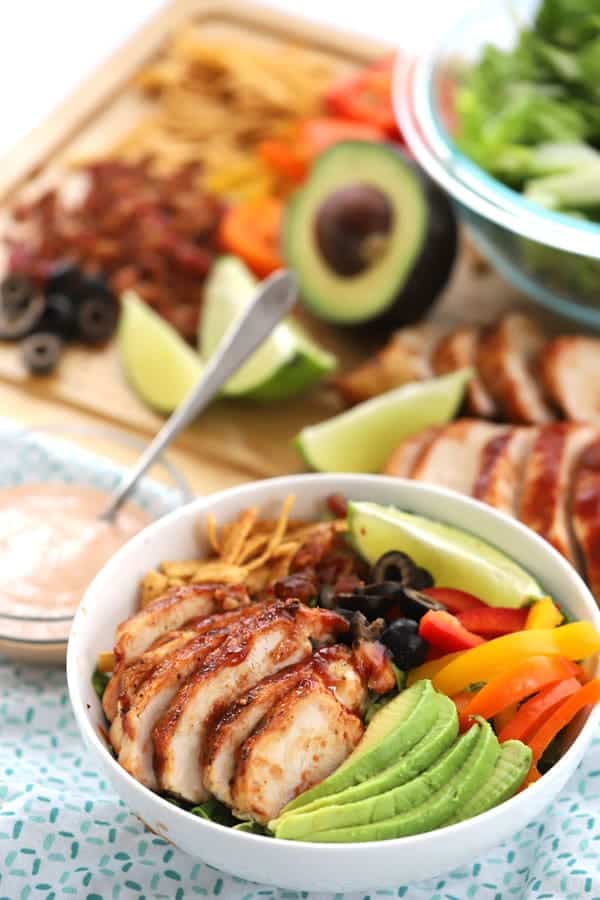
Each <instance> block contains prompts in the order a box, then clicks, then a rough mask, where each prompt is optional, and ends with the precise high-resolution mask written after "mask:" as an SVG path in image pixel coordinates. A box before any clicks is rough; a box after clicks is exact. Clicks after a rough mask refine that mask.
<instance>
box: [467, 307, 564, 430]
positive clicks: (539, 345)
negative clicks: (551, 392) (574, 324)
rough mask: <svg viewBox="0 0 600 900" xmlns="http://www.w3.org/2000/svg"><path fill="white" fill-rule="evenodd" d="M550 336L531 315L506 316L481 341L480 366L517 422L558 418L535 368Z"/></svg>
mask: <svg viewBox="0 0 600 900" xmlns="http://www.w3.org/2000/svg"><path fill="white" fill-rule="evenodd" d="M545 343H546V338H545V337H544V334H543V332H542V331H541V330H540V329H539V328H538V326H537V325H536V323H535V322H534V321H533V320H532V319H530V318H529V317H528V316H524V315H521V314H520V313H511V314H510V315H507V316H504V318H503V319H501V320H500V322H498V324H497V325H495V326H494V328H492V329H491V330H490V331H488V332H487V333H484V334H483V335H482V337H481V340H480V342H479V350H478V353H477V368H478V370H479V374H480V376H481V379H482V381H483V383H484V385H485V387H486V388H487V389H488V391H489V392H490V394H491V395H492V397H493V398H494V399H495V400H496V402H497V403H498V406H499V407H500V409H501V411H502V414H503V416H504V418H506V419H507V420H508V421H509V422H513V423H515V424H519V423H524V424H526V425H542V424H544V423H545V422H550V421H552V419H554V415H553V413H552V410H551V409H550V408H549V406H548V405H547V403H546V401H545V399H544V394H543V391H542V388H541V387H540V385H539V384H538V381H537V380H536V372H535V368H536V365H537V361H538V357H539V355H540V353H541V351H542V350H543V348H544V345H545Z"/></svg>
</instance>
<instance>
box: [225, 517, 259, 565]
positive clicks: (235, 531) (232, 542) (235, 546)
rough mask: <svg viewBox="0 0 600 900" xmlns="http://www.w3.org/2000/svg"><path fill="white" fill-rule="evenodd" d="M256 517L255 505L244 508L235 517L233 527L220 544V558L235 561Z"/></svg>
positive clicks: (230, 561)
mask: <svg viewBox="0 0 600 900" xmlns="http://www.w3.org/2000/svg"><path fill="white" fill-rule="evenodd" d="M257 518H258V510H257V509H256V507H255V506H252V507H250V508H249V509H244V510H242V512H241V513H240V514H239V516H238V517H237V519H236V521H235V523H234V527H233V528H232V529H231V531H230V532H229V534H228V535H227V540H226V541H224V542H223V544H222V545H221V559H222V560H223V562H227V563H233V564H235V563H237V562H238V560H239V558H240V555H241V553H242V551H243V549H244V544H245V542H246V540H247V538H248V537H249V535H250V533H251V532H252V529H253V528H254V524H255V522H256V520H257Z"/></svg>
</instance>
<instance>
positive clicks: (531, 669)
mask: <svg viewBox="0 0 600 900" xmlns="http://www.w3.org/2000/svg"><path fill="white" fill-rule="evenodd" d="M577 671H578V667H577V666H576V665H575V663H573V662H570V661H569V660H568V659H565V658H564V657H562V656H531V657H529V659H522V660H519V662H517V663H514V664H513V665H511V666H510V668H508V669H505V670H504V672H501V673H500V674H499V675H496V677H494V678H492V679H491V681H489V682H488V683H487V684H486V685H485V687H483V688H482V689H481V690H480V691H478V692H477V693H476V694H474V695H473V697H472V699H471V702H470V703H469V704H468V705H467V706H466V707H465V708H464V709H463V711H462V713H461V716H460V725H461V729H465V728H467V727H468V725H469V724H470V719H471V718H472V717H473V716H483V718H484V719H491V718H492V717H493V716H495V715H496V713H499V712H500V710H501V709H505V708H506V707H507V706H510V704H511V703H518V702H519V700H523V699H524V698H525V697H529V696H530V695H531V694H534V693H535V692H536V691H539V690H540V689H541V688H543V687H546V685H548V684H556V682H557V681H564V680H565V679H566V678H572V677H573V676H574V675H575V673H576V672H577Z"/></svg>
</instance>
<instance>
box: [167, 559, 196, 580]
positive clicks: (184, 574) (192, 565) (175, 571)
mask: <svg viewBox="0 0 600 900" xmlns="http://www.w3.org/2000/svg"><path fill="white" fill-rule="evenodd" d="M200 565H202V560H201V559H182V560H166V561H165V562H162V563H161V564H160V570H161V572H163V573H164V574H165V575H166V576H167V578H169V579H174V578H192V577H193V575H194V574H195V572H196V571H197V569H198V566H200Z"/></svg>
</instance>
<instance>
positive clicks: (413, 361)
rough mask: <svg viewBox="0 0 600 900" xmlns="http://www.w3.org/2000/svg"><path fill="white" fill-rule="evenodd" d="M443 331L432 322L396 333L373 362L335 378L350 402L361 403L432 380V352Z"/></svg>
mask: <svg viewBox="0 0 600 900" xmlns="http://www.w3.org/2000/svg"><path fill="white" fill-rule="evenodd" d="M439 336H440V331H439V329H438V328H436V327H435V326H433V325H431V324H430V323H425V324H421V325H414V326H413V327H411V328H403V329H402V330H401V331H396V332H394V334H393V335H392V337H391V338H390V339H389V341H388V342H387V344H386V345H385V346H384V347H383V348H382V349H381V350H379V352H378V353H376V354H375V355H374V356H373V357H371V359H368V360H367V361H366V362H365V363H363V364H362V365H361V366H358V368H356V369H353V370H352V371H351V372H348V373H347V374H346V375H342V376H340V377H339V378H337V379H336V382H335V384H336V386H337V389H338V390H339V392H340V394H341V395H342V397H343V398H344V399H345V400H346V401H347V402H348V403H361V402H362V401H363V400H369V398H370V397H376V396H377V395H378V394H383V393H384V392H385V391H389V390H391V389H392V388H396V387H400V385H402V384H407V382H409V381H423V379H425V378H430V377H431V375H432V374H433V373H432V369H431V362H430V356H431V350H432V348H433V346H434V344H435V342H436V341H437V340H438V339H439Z"/></svg>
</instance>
